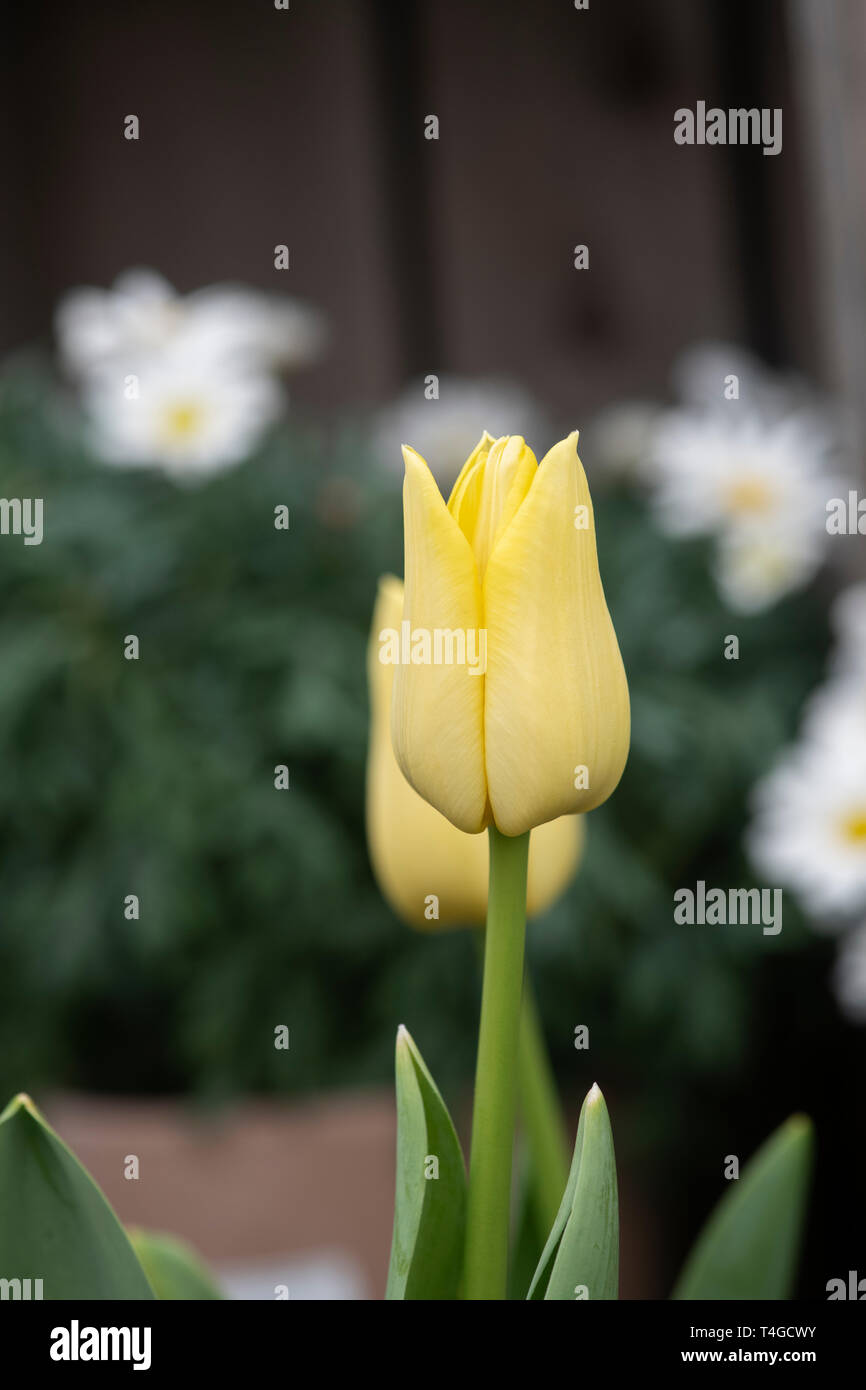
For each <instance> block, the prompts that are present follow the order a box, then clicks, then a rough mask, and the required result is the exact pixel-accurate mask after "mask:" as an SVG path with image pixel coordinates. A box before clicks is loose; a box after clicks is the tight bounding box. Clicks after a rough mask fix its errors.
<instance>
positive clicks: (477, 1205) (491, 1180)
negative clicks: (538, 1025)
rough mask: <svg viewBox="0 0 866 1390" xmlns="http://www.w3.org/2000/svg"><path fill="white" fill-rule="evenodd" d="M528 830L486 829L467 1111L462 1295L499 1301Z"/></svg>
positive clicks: (511, 1142)
mask: <svg viewBox="0 0 866 1390" xmlns="http://www.w3.org/2000/svg"><path fill="white" fill-rule="evenodd" d="M528 857H529V833H528V832H527V834H525V835H518V836H515V837H514V838H513V839H512V838H510V837H509V836H507V835H502V834H500V832H499V831H498V830H497V829H496V827H495V826H491V827H490V888H489V893H488V899H487V931H486V933H485V939H484V984H483V986H482V990H481V1026H480V1028H479V1032H478V1063H477V1066H476V1070H475V1100H474V1106H473V1111H472V1152H471V1156H470V1160H469V1201H468V1207H467V1213H466V1265H465V1270H464V1297H465V1298H468V1299H500V1298H505V1292H506V1281H507V1278H508V1234H509V1215H510V1207H511V1160H512V1153H513V1149H514V1122H515V1118H516V1111H517V1055H518V1036H519V1033H520V1001H521V994H522V990H523V944H524V938H525V936H526V867H527V861H528Z"/></svg>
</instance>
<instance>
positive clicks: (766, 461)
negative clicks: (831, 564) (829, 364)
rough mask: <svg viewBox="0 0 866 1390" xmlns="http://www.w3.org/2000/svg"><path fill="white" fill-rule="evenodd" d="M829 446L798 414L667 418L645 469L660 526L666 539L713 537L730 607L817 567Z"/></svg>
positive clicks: (831, 482) (790, 584)
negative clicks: (716, 543)
mask: <svg viewBox="0 0 866 1390" xmlns="http://www.w3.org/2000/svg"><path fill="white" fill-rule="evenodd" d="M831 447H832V441H831V437H830V435H829V433H828V432H827V431H826V430H825V429H824V427H823V426H822V424H821V422H820V420H819V418H818V417H817V416H815V415H812V414H811V413H808V412H805V411H801V412H796V413H790V414H788V415H785V416H782V417H779V418H776V419H773V418H770V417H768V416H766V415H763V414H761V413H760V412H758V411H752V410H748V409H746V408H743V407H742V406H741V405H739V404H733V403H731V409H730V411H729V412H721V411H717V410H704V411H696V410H673V411H669V412H666V414H665V415H664V416H663V417H662V418H661V420H660V421H659V424H658V427H657V429H656V430H655V432H654V435H653V439H652V443H651V446H650V450H649V455H648V467H647V470H646V473H647V477H648V478H649V480H650V484H651V487H652V494H651V502H652V506H653V508H654V510H655V512H656V515H657V517H658V520H659V525H660V526H661V527H662V529H663V530H664V531H666V532H667V533H668V534H670V535H676V536H697V535H703V534H708V533H715V534H716V535H718V536H719V538H720V550H719V556H718V561H717V566H716V569H717V576H718V580H719V583H720V586H721V588H722V591H723V593H724V594H725V597H726V598H727V600H728V601H729V602H730V603H731V604H732V606H734V607H736V608H741V609H745V610H752V611H755V610H757V609H759V608H763V607H766V606H767V605H768V604H770V603H772V602H775V601H776V599H778V598H780V597H781V596H782V595H783V594H784V593H787V592H789V591H790V590H792V589H795V588H798V587H800V586H802V585H803V584H805V583H807V582H808V580H809V579H811V577H812V576H813V574H814V573H815V571H816V569H817V568H818V566H819V565H820V563H821V559H822V556H823V553H824V547H825V544H826V540H827V532H826V526H825V518H826V500H827V497H828V496H829V495H831V492H832V489H833V488H834V487H837V486H838V483H837V482H836V480H835V479H834V478H833V477H832V476H831V473H830V465H829V459H830V455H831Z"/></svg>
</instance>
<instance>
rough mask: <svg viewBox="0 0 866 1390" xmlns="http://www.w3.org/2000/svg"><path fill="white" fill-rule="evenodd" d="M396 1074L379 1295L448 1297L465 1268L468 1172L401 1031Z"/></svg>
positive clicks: (431, 1085)
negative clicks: (387, 1256) (389, 1230)
mask: <svg viewBox="0 0 866 1390" xmlns="http://www.w3.org/2000/svg"><path fill="white" fill-rule="evenodd" d="M396 1075H397V1180H396V1187H395V1197H394V1239H393V1242H392V1245H391V1260H390V1264H389V1268H388V1288H387V1291H386V1294H385V1297H386V1298H387V1299H395V1300H396V1299H453V1298H456V1297H457V1295H458V1289H459V1284H460V1276H461V1271H462V1268H463V1246H464V1238H465V1226H466V1169H465V1167H464V1163H463V1155H462V1153H461V1152H460V1144H459V1142H458V1139H457V1135H456V1133H455V1131H454V1126H453V1124H452V1123H451V1116H450V1115H449V1114H448V1110H447V1109H446V1106H445V1102H444V1101H443V1099H442V1097H441V1095H440V1094H439V1091H438V1089H437V1086H436V1082H435V1081H434V1080H433V1077H432V1076H431V1075H430V1073H429V1071H428V1070H427V1067H426V1066H425V1064H424V1059H423V1057H422V1056H421V1053H420V1052H419V1051H418V1048H417V1047H416V1046H415V1043H414V1042H413V1040H412V1038H411V1037H410V1036H409V1034H408V1033H407V1031H406V1029H405V1028H403V1027H401V1028H400V1029H399V1031H398V1033H397V1050H396ZM433 1163H435V1164H436V1169H435V1171H434V1170H432V1168H431V1170H430V1171H429V1172H428V1165H431V1164H433Z"/></svg>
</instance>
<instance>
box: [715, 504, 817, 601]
mask: <svg viewBox="0 0 866 1390" xmlns="http://www.w3.org/2000/svg"><path fill="white" fill-rule="evenodd" d="M823 554H824V545H823V537H822V536H821V534H820V533H819V532H817V531H816V530H814V529H812V528H809V527H806V526H803V527H801V528H800V529H799V531H797V530H795V528H794V527H792V526H791V525H790V524H789V525H787V526H784V525H782V526H771V525H768V526H767V527H766V529H761V528H759V527H750V526H741V527H730V528H728V529H726V530H725V531H723V532H722V533H721V535H720V536H719V539H718V546H717V550H716V556H715V560H714V562H713V573H714V575H715V580H716V584H717V585H718V588H719V592H720V593H721V595H722V597H723V598H724V600H725V602H726V603H727V604H728V607H729V608H733V609H736V610H737V612H739V613H759V612H761V611H762V610H763V609H765V608H769V607H771V606H772V605H773V604H774V603H776V602H778V600H779V599H780V598H783V597H784V595H785V594H787V593H790V592H791V590H792V589H797V588H799V587H801V586H802V585H803V584H805V583H807V582H808V580H809V579H810V578H811V577H812V575H813V574H814V573H815V572H816V570H817V569H818V568H819V567H820V564H821V560H822V559H823Z"/></svg>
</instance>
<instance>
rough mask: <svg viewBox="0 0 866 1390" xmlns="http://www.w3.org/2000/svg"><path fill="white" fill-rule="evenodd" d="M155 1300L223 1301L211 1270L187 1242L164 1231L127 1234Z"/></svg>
mask: <svg viewBox="0 0 866 1390" xmlns="http://www.w3.org/2000/svg"><path fill="white" fill-rule="evenodd" d="M127 1234H128V1235H129V1239H130V1240H131V1242H132V1248H133V1249H134V1251H135V1253H136V1255H137V1256H138V1259H139V1262H140V1264H141V1267H142V1269H143V1270H144V1272H145V1274H146V1275H147V1278H148V1281H149V1283H150V1286H151V1288H152V1289H153V1291H154V1293H155V1294H156V1296H157V1298H159V1299H163V1300H171V1301H174V1302H178V1301H188V1300H191V1299H192V1300H197V1301H199V1302H200V1301H202V1300H205V1299H208V1300H209V1299H217V1298H222V1297H223V1295H222V1293H221V1292H220V1290H219V1288H218V1286H217V1284H216V1283H215V1282H214V1279H213V1277H212V1275H211V1273H210V1270H209V1269H208V1268H207V1266H206V1265H205V1264H203V1263H202V1261H201V1260H200V1259H199V1257H198V1255H197V1254H196V1252H195V1251H194V1250H193V1249H192V1247H191V1246H190V1245H187V1243H186V1241H183V1240H178V1239H177V1237H176V1236H171V1235H165V1234H164V1233H163V1232H156V1231H141V1230H138V1229H137V1228H135V1229H132V1230H130V1231H128V1232H127Z"/></svg>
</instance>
